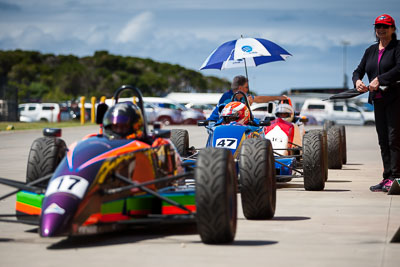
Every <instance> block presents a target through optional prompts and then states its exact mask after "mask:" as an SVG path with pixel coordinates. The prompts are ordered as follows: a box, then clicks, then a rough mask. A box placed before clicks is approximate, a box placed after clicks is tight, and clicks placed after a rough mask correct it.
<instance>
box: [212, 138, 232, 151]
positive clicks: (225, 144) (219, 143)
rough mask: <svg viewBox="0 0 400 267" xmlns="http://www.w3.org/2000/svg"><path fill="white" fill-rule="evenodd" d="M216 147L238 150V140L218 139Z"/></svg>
mask: <svg viewBox="0 0 400 267" xmlns="http://www.w3.org/2000/svg"><path fill="white" fill-rule="evenodd" d="M215 146H216V147H223V148H229V149H236V148H237V139H234V138H218V139H217V141H216V142H215Z"/></svg>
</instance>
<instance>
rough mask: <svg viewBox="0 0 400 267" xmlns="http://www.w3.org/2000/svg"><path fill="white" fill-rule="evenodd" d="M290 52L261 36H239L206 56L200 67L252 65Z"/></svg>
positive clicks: (284, 56) (276, 58) (218, 67)
mask: <svg viewBox="0 0 400 267" xmlns="http://www.w3.org/2000/svg"><path fill="white" fill-rule="evenodd" d="M288 56H291V54H290V53H289V52H288V51H286V50H285V49H283V48H282V47H280V46H279V45H277V44H275V43H273V42H271V41H268V40H266V39H261V38H240V39H237V40H233V41H229V42H226V43H224V44H222V45H221V46H219V47H218V48H217V49H215V50H214V51H213V52H212V53H211V55H209V56H208V58H207V59H206V61H204V63H203V65H202V66H201V67H200V70H204V69H219V70H222V69H229V68H237V67H245V69H246V76H247V66H250V67H254V66H258V65H261V64H265V63H269V62H274V61H282V60H285V59H286V58H287V57H288Z"/></svg>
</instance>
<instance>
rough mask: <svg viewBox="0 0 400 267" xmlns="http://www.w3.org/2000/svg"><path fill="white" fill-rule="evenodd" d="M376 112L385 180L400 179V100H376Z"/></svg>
mask: <svg viewBox="0 0 400 267" xmlns="http://www.w3.org/2000/svg"><path fill="white" fill-rule="evenodd" d="M374 112H375V125H376V132H377V133H378V141H379V146H380V149H381V156H382V161H383V178H384V179H391V180H394V178H400V99H391V100H390V101H384V100H383V99H375V100H374Z"/></svg>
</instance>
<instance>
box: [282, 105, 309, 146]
mask: <svg viewBox="0 0 400 267" xmlns="http://www.w3.org/2000/svg"><path fill="white" fill-rule="evenodd" d="M275 116H276V117H277V118H281V119H282V120H284V121H286V122H289V123H290V124H292V125H293V143H295V144H297V145H299V146H302V143H303V140H302V136H303V135H304V133H305V130H304V125H303V124H302V123H300V122H297V123H295V117H294V110H293V107H292V106H291V105H290V104H286V103H281V104H279V105H278V106H277V107H276V110H275Z"/></svg>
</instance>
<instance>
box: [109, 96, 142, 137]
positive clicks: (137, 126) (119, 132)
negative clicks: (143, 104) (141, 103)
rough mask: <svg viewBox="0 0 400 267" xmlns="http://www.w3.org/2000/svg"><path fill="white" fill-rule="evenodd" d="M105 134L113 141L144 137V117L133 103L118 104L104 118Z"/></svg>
mask: <svg viewBox="0 0 400 267" xmlns="http://www.w3.org/2000/svg"><path fill="white" fill-rule="evenodd" d="M103 128H104V134H105V135H106V136H108V137H109V138H111V139H132V138H141V137H143V132H144V122H143V115H142V112H141V110H140V108H139V107H138V106H136V105H135V104H133V103H131V102H122V103H117V104H115V105H114V106H112V107H111V108H110V109H108V110H107V112H106V114H104V118H103Z"/></svg>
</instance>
